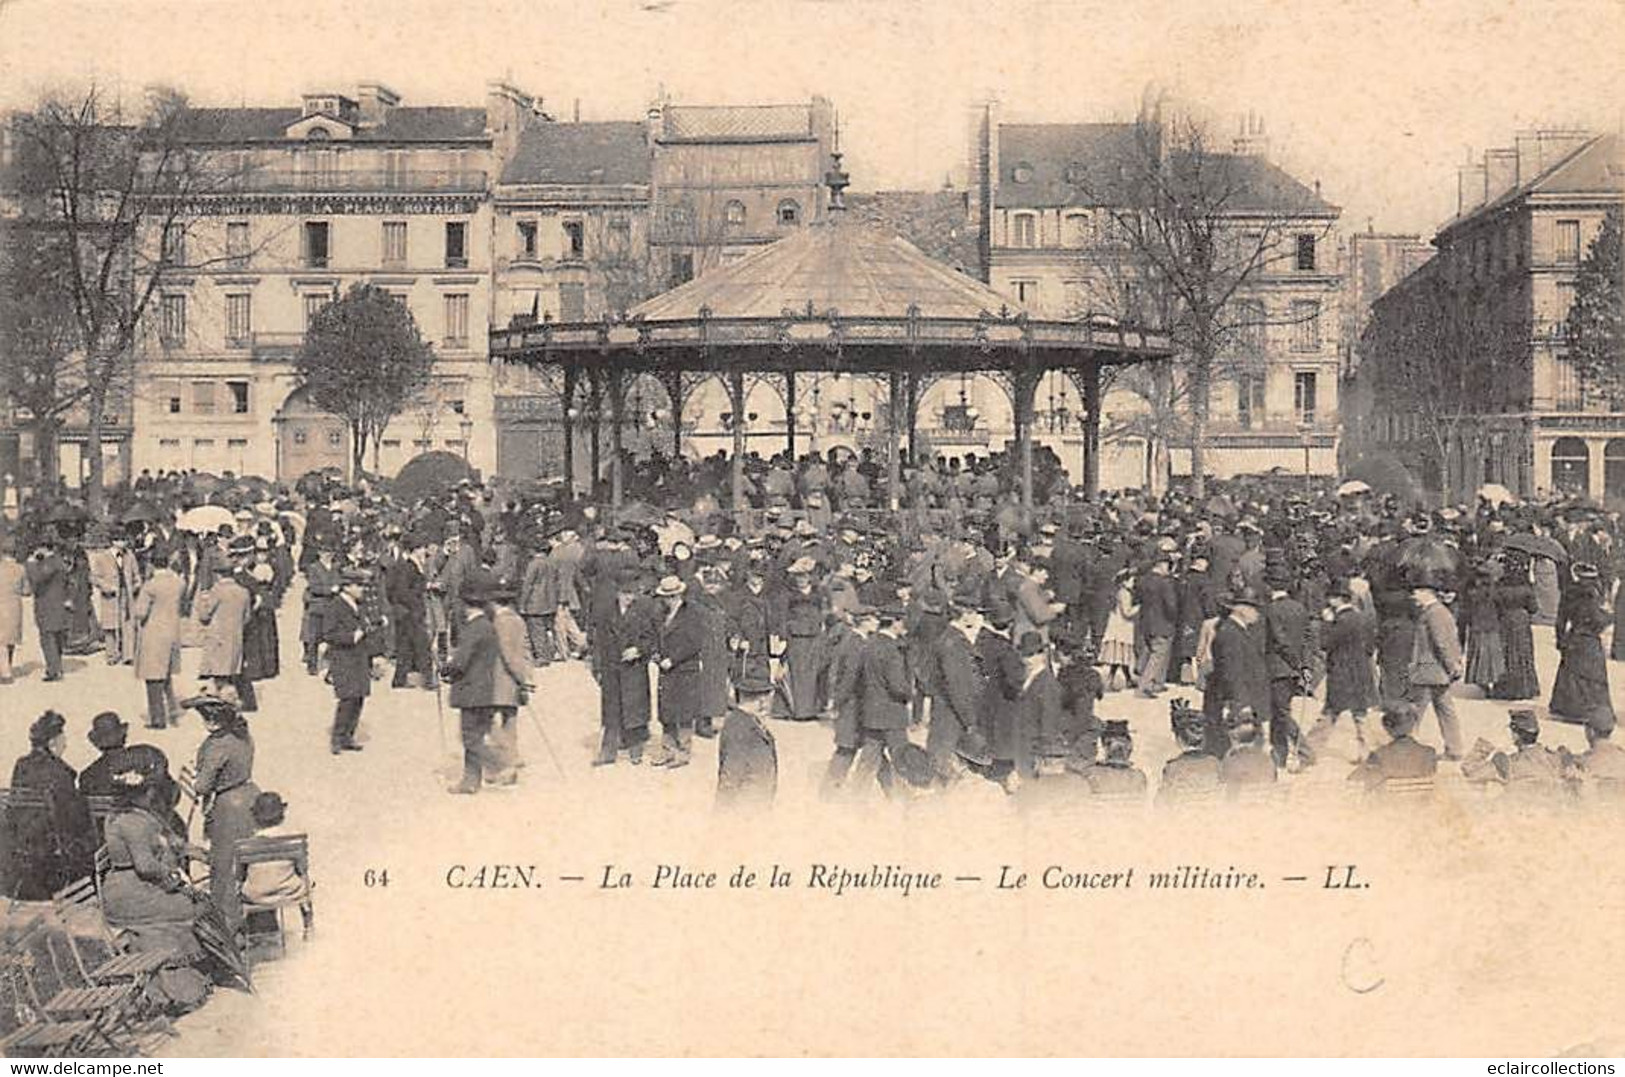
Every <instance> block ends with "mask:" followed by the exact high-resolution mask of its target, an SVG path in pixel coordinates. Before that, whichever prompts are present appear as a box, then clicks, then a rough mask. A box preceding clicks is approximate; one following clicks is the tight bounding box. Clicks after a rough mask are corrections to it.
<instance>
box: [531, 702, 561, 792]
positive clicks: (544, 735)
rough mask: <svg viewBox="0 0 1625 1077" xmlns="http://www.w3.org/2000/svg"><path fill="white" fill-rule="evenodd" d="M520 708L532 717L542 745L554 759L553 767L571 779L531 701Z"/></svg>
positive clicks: (532, 723)
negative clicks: (531, 707) (532, 708)
mask: <svg viewBox="0 0 1625 1077" xmlns="http://www.w3.org/2000/svg"><path fill="white" fill-rule="evenodd" d="M520 709H521V710H523V711H524V712H525V716H526V717H528V718H529V719H530V724H531V725H532V726H534V727H535V729H536V735H537V736H538V737H540V738H541V741H542V746H543V747H545V748H546V749H547V756H548V758H549V759H551V760H553V769H554V770H556V771H558V772H559V777H560V778H562V779H563V780H565V781H569V780H570V776H569V775H568V774H566V773H565V772H564V764H563V763H560V762H559V753H558V752H556V751H554V750H553V741H552V740H551V739H550V738H549V737H548V735H547V731H546V730H545V729H543V728H542V722H541V719H539V718H537V717H536V712H535V711H533V710H531V709H530V702H529V701H528V700H527V701H526V702H525V705H524V706H523V707H521V708H520Z"/></svg>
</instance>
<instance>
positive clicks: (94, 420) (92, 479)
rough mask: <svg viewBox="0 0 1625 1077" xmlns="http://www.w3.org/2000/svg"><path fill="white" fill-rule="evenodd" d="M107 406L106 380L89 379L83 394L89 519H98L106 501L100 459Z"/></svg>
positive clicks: (86, 492)
mask: <svg viewBox="0 0 1625 1077" xmlns="http://www.w3.org/2000/svg"><path fill="white" fill-rule="evenodd" d="M106 407H107V382H106V380H105V379H99V378H92V379H90V386H89V391H88V392H87V393H86V394H85V409H86V411H87V413H88V414H87V416H86V418H87V422H86V424H85V453H86V454H87V455H88V456H89V457H90V460H89V464H90V474H89V476H88V477H87V478H86V479H85V489H84V495H85V507H86V509H87V511H89V513H90V517H91V519H100V518H101V514H102V506H103V505H104V504H105V503H106V499H105V496H104V494H103V492H102V479H103V477H104V472H105V471H106V468H105V467H104V462H103V460H102V418H103V414H102V413H103V411H104V410H105V409H106Z"/></svg>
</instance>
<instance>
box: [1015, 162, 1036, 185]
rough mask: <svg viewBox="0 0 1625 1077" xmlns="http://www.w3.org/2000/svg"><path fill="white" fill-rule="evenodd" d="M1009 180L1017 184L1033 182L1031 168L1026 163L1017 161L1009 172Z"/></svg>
mask: <svg viewBox="0 0 1625 1077" xmlns="http://www.w3.org/2000/svg"><path fill="white" fill-rule="evenodd" d="M1010 178H1011V179H1013V180H1015V181H1016V182H1017V183H1031V182H1032V181H1033V166H1032V165H1030V164H1028V163H1027V162H1026V161H1019V162H1017V163H1016V167H1015V168H1013V169H1012V170H1011V171H1010Z"/></svg>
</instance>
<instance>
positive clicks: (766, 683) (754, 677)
mask: <svg viewBox="0 0 1625 1077" xmlns="http://www.w3.org/2000/svg"><path fill="white" fill-rule="evenodd" d="M734 691H735V692H737V693H738V694H739V695H741V696H765V695H767V694H768V693H770V692H772V691H773V682H772V681H770V680H768V679H767V678H766V677H764V676H762V674H760V673H751V672H747V673H746V674H745V675H744V676H743V677H741V678H740V679H739V680H738V681H736V682H735V683H734Z"/></svg>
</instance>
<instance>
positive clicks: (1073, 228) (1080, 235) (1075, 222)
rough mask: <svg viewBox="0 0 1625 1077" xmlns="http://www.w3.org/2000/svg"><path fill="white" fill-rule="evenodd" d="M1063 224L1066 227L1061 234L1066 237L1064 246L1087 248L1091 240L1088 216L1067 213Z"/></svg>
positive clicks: (1085, 214)
mask: <svg viewBox="0 0 1625 1077" xmlns="http://www.w3.org/2000/svg"><path fill="white" fill-rule="evenodd" d="M1065 223H1066V227H1065V229H1064V232H1063V234H1064V235H1065V237H1066V240H1065V242H1066V246H1068V247H1087V246H1088V245H1089V240H1090V239H1091V238H1092V236H1091V234H1090V229H1089V214H1087V213H1068V214H1067V215H1066V222H1065Z"/></svg>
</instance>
